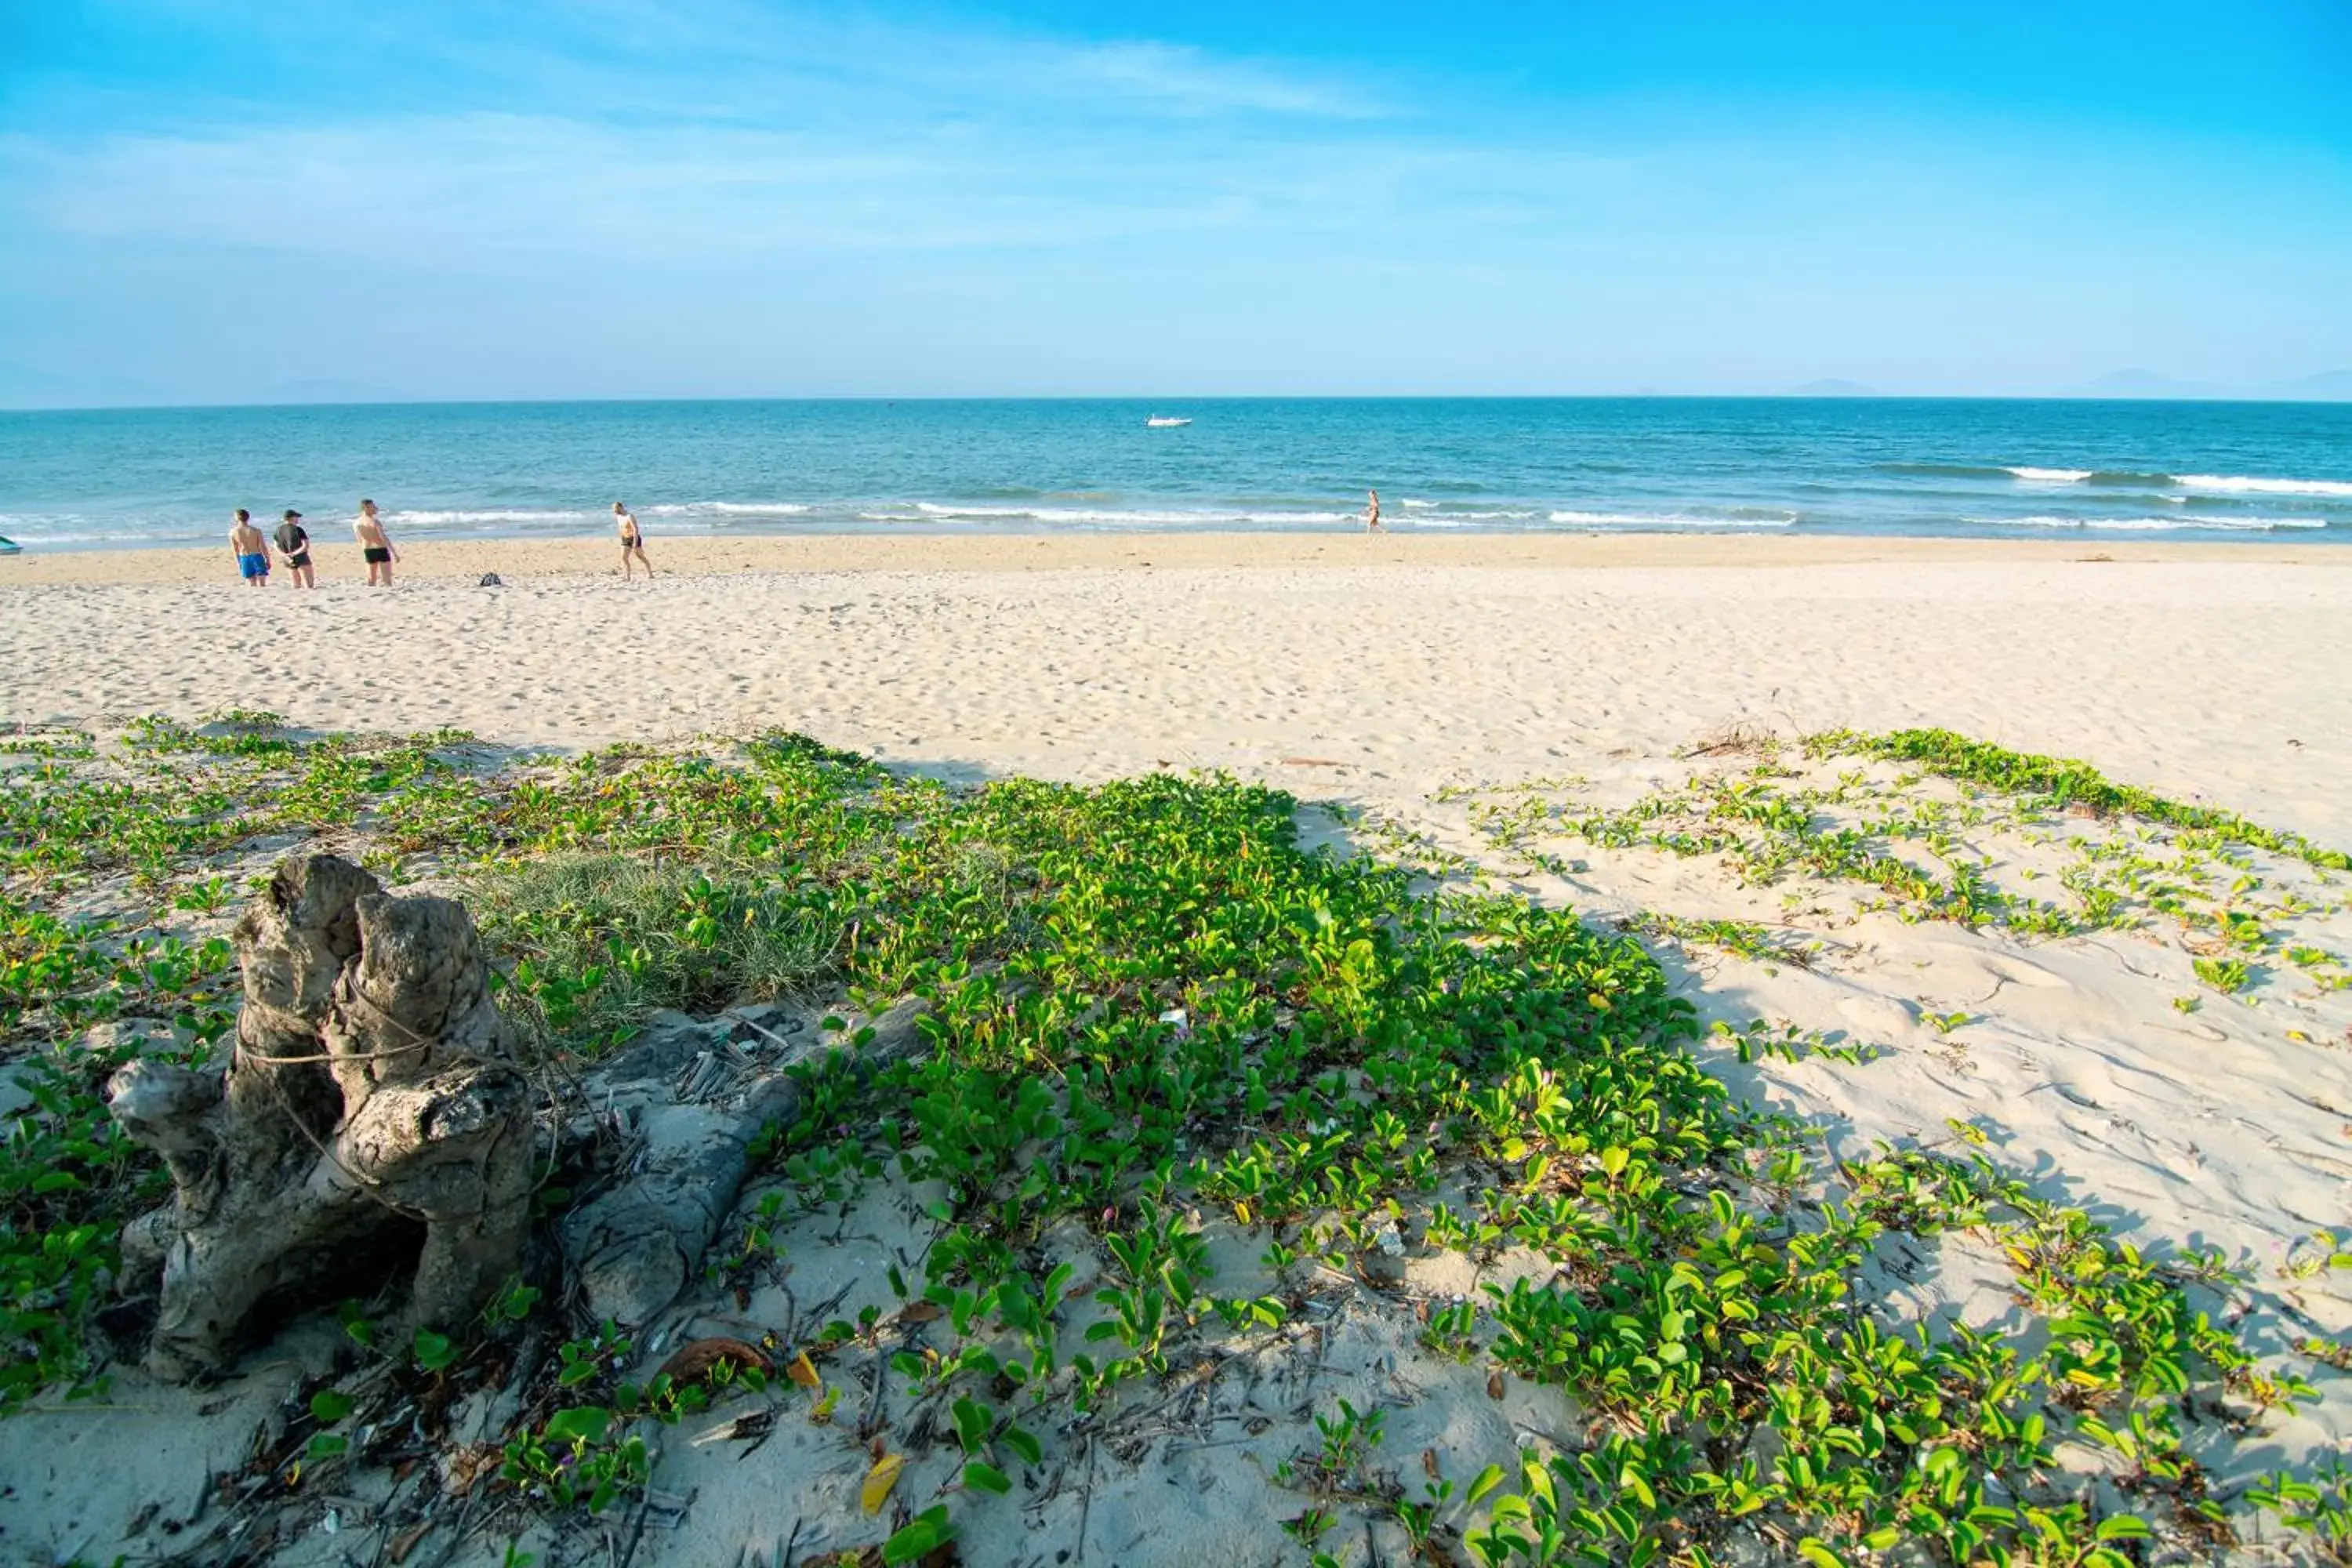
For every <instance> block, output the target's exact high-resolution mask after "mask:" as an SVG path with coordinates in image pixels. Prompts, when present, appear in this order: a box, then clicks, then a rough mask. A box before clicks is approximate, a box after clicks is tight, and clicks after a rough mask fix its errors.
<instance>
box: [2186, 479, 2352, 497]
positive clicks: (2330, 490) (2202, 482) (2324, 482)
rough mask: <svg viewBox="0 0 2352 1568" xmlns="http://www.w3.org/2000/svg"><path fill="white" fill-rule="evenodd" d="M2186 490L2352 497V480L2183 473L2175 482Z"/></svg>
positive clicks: (2238, 493)
mask: <svg viewBox="0 0 2352 1568" xmlns="http://www.w3.org/2000/svg"><path fill="white" fill-rule="evenodd" d="M2172 482H2173V483H2174V484H2177V485H2179V487H2180V488H2181V489H2188V490H2219V491H2221V493H2222V494H2224V495H2257V496H2345V497H2352V480H2347V479H2242V478H2240V477H2238V476H2235V475H2231V474H2183V475H2181V476H2180V477H2179V479H2175V480H2173V481H2172Z"/></svg>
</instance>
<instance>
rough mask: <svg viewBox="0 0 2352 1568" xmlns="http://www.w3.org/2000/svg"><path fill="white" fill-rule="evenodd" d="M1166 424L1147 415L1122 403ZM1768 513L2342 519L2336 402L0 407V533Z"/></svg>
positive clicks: (2242, 534)
mask: <svg viewBox="0 0 2352 1568" xmlns="http://www.w3.org/2000/svg"><path fill="white" fill-rule="evenodd" d="M1152 416H1159V417H1160V418H1162V419H1169V420H1175V419H1181V420H1187V421H1189V423H1185V424H1174V425H1160V426H1152V425H1150V424H1147V420H1149V419H1150V418H1151V417H1152ZM1373 488H1377V489H1379V490H1380V492H1381V503H1382V506H1383V509H1384V510H1385V512H1386V516H1387V521H1388V523H1389V525H1390V526H1391V527H1392V528H1394V529H1396V530H1398V531H1458V532H1477V531H1488V532H1511V531H1529V532H1548V531H1592V532H1629V531H1645V530H1646V531H1674V532H1690V531H1723V532H1743V533H1744V532H1787V533H1845V534H1883V535H1923V536H1943V537H1949V536H1956V535H1967V536H1978V537H2002V538H2007V537H2020V536H2037V535H2038V536H2045V537H2071V538H2078V539H2079V538H2084V537H2087V536H2092V535H2097V536H2103V537H2113V538H2129V537H2137V538H2151V539H2213V540H2233V539H2234V540H2262V539H2268V540H2296V541H2306V542H2336V543H2352V404H2280V403H2148V402H2091V401H2075V400H2068V401H2048V402H2043V401H2024V400H1983V401H1979V400H1968V399H1947V398H1936V399H1903V398H1822V399H1803V398H1788V399H1778V398H1722V399H1714V398H1543V399H1485V398H1465V399H1445V398H1428V399H1419V398H1398V399H1202V400H1192V401H1177V400H1170V401H1167V402H1163V403H1145V402H1140V401H1133V400H1124V399H1079V400H1067V401H1054V400H1025V399H1024V400H1018V401H929V400H922V401H903V402H887V401H881V400H856V401H848V400H843V401H809V402H801V401H779V402H733V401H730V402H712V403H688V402H661V403H509V404H415V405H351V406H306V407H282V408H197V409H141V410H91V411H68V412H37V413H0V535H5V536H7V537H9V538H12V539H14V540H16V542H18V543H19V544H21V545H23V546H24V547H25V548H26V550H28V551H43V550H52V549H90V548H107V547H119V546H140V545H162V544H186V543H195V542H203V543H210V542H214V541H215V540H216V539H218V538H219V537H220V535H221V534H222V532H223V531H225V530H226V527H227V520H228V515H229V512H230V510H231V509H232V508H235V507H239V506H243V507H248V508H250V509H251V510H253V512H254V513H255V515H256V516H257V517H259V518H262V519H264V520H265V521H266V520H268V519H274V518H275V517H276V516H277V514H278V512H279V511H280V510H282V509H284V508H286V507H289V506H291V507H296V508H299V510H302V511H303V512H305V513H307V514H308V515H309V517H310V520H311V521H312V523H313V525H314V527H319V526H320V525H326V526H328V527H340V525H341V522H342V521H345V520H346V519H348V517H349V516H350V514H351V513H352V510H353V509H354V507H355V506H356V504H357V502H358V500H359V499H360V498H361V497H362V496H368V497H372V498H373V499H374V500H376V501H377V503H378V504H379V505H380V506H381V508H382V509H383V513H384V516H385V518H386V520H387V521H389V523H390V525H391V528H392V531H393V532H394V535H395V537H401V538H407V537H425V536H433V537H499V536H552V537H560V536H566V535H602V534H603V533H604V532H605V531H607V529H608V527H609V516H608V512H607V510H606V509H607V508H609V506H610V505H611V503H612V502H613V501H614V500H625V501H627V502H628V503H629V504H630V506H631V507H632V508H633V509H634V510H635V512H636V514H637V516H638V517H639V518H640V519H641V520H642V521H644V523H645V525H646V531H647V532H648V533H649V534H651V535H653V536H655V537H656V538H658V537H660V536H661V535H663V534H665V533H688V532H692V533H720V532H739V533H782V532H841V531H890V532H932V533H964V532H979V531H999V532H1043V531H1061V530H1072V529H1076V530H1089V531H1103V530H1132V531H1172V530H1186V529H1193V530H1320V529H1330V530H1339V529H1347V528H1350V527H1355V526H1358V525H1359V519H1360V513H1361V509H1362V506H1363V502H1364V492H1365V491H1366V490H1367V489H1373Z"/></svg>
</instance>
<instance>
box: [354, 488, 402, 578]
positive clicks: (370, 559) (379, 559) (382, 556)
mask: <svg viewBox="0 0 2352 1568" xmlns="http://www.w3.org/2000/svg"><path fill="white" fill-rule="evenodd" d="M352 532H353V533H354V534H356V535H358V536H359V542H360V553H361V554H362V555H363V556H365V557H366V558H367V569H368V586H369V587H371V588H374V587H379V586H381V587H385V588H389V587H391V586H392V563H394V562H395V561H397V560H399V559H400V552H399V551H397V550H394V548H393V547H392V541H391V540H390V539H389V538H387V537H385V534H384V531H383V519H382V518H380V517H378V516H376V514H375V502H373V501H372V500H363V501H362V502H360V515H359V521H356V522H354V523H352Z"/></svg>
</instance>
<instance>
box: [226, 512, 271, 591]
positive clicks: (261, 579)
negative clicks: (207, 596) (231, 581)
mask: <svg viewBox="0 0 2352 1568" xmlns="http://www.w3.org/2000/svg"><path fill="white" fill-rule="evenodd" d="M228 547H229V550H230V551H231V552H233V553H234V554H235V555H236V574H237V575H238V576H240V577H242V578H244V579H245V585H246V586H247V587H248V588H266V587H268V586H269V542H268V541H267V540H265V539H263V538H262V537H261V530H259V529H257V528H256V527H254V526H253V514H252V513H251V512H249V511H247V510H245V508H243V507H239V508H237V509H236V522H234V523H233V524H231V525H230V527H229V531H228Z"/></svg>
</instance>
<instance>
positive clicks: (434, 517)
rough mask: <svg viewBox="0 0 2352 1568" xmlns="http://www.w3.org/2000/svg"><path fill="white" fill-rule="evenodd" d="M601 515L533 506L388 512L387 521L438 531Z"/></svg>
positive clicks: (564, 520) (588, 517)
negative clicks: (461, 525) (466, 525)
mask: <svg viewBox="0 0 2352 1568" xmlns="http://www.w3.org/2000/svg"><path fill="white" fill-rule="evenodd" d="M598 515H600V514H599V513H596V512H593V511H550V510H535V509H532V508H529V507H493V508H489V509H488V510H481V511H467V510H457V509H452V510H446V511H388V512H386V513H384V514H383V520H384V521H386V522H396V523H402V524H405V525H407V526H410V527H415V528H434V527H438V526H441V525H444V524H447V523H453V522H457V523H467V522H586V521H589V520H590V519H592V518H594V517H596V516H598Z"/></svg>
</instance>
